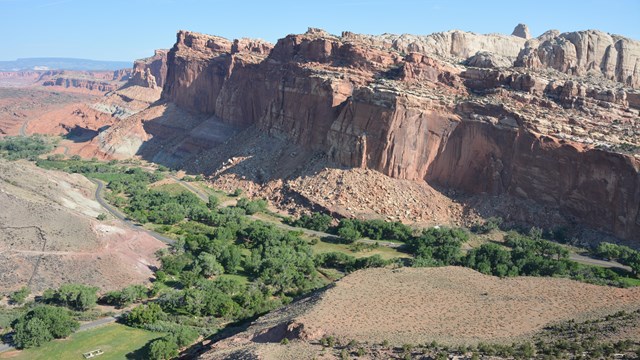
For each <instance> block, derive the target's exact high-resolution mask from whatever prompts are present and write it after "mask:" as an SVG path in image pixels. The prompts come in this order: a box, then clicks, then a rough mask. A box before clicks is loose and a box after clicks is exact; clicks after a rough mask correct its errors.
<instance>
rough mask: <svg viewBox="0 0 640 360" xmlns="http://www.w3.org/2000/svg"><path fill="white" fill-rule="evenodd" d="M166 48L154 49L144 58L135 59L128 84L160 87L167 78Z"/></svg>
mask: <svg viewBox="0 0 640 360" xmlns="http://www.w3.org/2000/svg"><path fill="white" fill-rule="evenodd" d="M167 52H168V51H167V50H156V51H155V54H154V55H153V56H151V57H148V58H146V59H141V60H136V61H135V62H134V63H133V71H132V74H131V79H130V80H129V82H128V85H136V86H142V87H148V88H152V89H154V88H157V87H158V88H162V87H163V86H164V83H165V79H166V78H167Z"/></svg>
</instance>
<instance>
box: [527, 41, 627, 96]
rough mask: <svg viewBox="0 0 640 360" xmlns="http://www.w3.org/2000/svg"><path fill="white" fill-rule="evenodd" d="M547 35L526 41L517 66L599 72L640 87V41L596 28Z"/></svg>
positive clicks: (576, 72)
mask: <svg viewBox="0 0 640 360" xmlns="http://www.w3.org/2000/svg"><path fill="white" fill-rule="evenodd" d="M545 34H546V33H545ZM545 34H543V35H542V36H540V37H539V38H538V39H534V40H531V41H530V42H527V44H526V46H525V47H524V49H522V51H521V52H520V54H519V55H518V59H517V61H516V66H525V67H529V68H544V67H550V68H553V69H556V70H558V71H561V72H564V73H567V74H572V75H581V76H582V75H588V74H598V75H601V76H603V77H604V78H606V79H609V80H613V81H617V82H620V83H623V84H625V85H627V86H630V87H634V88H637V87H639V86H640V42H638V41H636V40H632V39H628V38H624V37H621V36H618V35H610V34H607V33H603V32H601V31H597V30H587V31H577V32H570V33H563V34H559V35H557V36H549V35H550V34H547V36H545Z"/></svg>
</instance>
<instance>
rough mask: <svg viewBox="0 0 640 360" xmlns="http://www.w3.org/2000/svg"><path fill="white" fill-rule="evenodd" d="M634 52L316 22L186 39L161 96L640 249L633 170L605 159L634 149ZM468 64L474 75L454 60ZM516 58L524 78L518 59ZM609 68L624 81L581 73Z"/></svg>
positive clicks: (609, 44) (603, 40)
mask: <svg viewBox="0 0 640 360" xmlns="http://www.w3.org/2000/svg"><path fill="white" fill-rule="evenodd" d="M521 30H523V31H524V30H525V29H521ZM525 33H526V32H525ZM545 39H546V40H545ZM580 39H581V40H580ZM636 45H637V43H636V42H635V41H633V40H629V39H624V38H620V37H613V36H610V35H607V34H603V33H599V32H592V31H588V32H578V33H565V34H557V33H553V32H549V33H545V34H543V35H542V36H541V37H539V38H538V39H533V40H529V41H527V40H525V39H524V38H520V37H516V36H502V35H478V34H472V33H464V32H460V31H451V32H446V33H438V34H433V35H429V36H411V35H401V36H396V35H381V36H368V35H357V34H352V33H344V34H342V36H333V35H330V34H328V33H326V32H324V31H322V30H318V29H310V30H309V31H308V32H307V33H305V34H301V35H289V36H287V37H285V38H283V39H280V40H279V41H278V42H277V44H276V45H275V46H271V45H270V44H267V43H264V42H261V41H254V40H246V39H243V40H236V41H230V40H227V39H224V38H220V37H215V36H209V35H202V34H197V33H192V32H186V31H181V32H179V33H178V36H177V42H176V44H175V45H174V47H173V48H172V49H171V50H170V51H169V53H168V54H167V75H166V84H165V85H164V90H163V95H162V96H163V99H164V100H166V101H169V102H172V103H174V104H176V105H178V106H179V107H181V108H184V109H186V110H188V111H193V112H197V113H204V114H208V115H213V116H215V117H216V118H217V119H219V120H220V121H222V122H224V123H227V124H230V125H232V126H236V127H248V126H256V127H259V128H261V129H263V130H264V131H265V132H267V133H269V134H271V135H272V136H275V137H278V138H285V139H288V140H289V141H291V142H293V143H295V144H298V145H300V146H302V147H304V148H305V149H308V150H310V151H319V152H323V153H325V154H327V156H328V158H329V159H330V160H331V161H333V162H334V163H336V164H338V165H341V166H348V167H360V168H368V169H373V170H377V171H379V172H382V173H383V174H385V175H388V176H391V177H395V178H399V179H409V180H415V181H427V182H428V183H430V184H435V185H441V186H445V187H448V188H450V189H457V190H461V191H464V192H467V193H472V194H488V195H507V196H511V197H514V198H519V199H523V200H527V201H533V202H534V203H537V204H542V205H544V206H548V207H551V208H554V209H557V210H559V211H560V212H562V213H563V214H565V215H566V216H567V217H568V218H569V219H571V221H574V222H578V223H583V224H588V226H590V227H592V228H595V229H597V230H601V231H605V232H610V233H612V234H614V235H615V236H617V237H619V238H624V239H627V240H630V241H635V244H636V245H637V244H639V243H638V242H637V241H638V239H637V234H638V231H640V175H639V169H640V161H639V160H638V157H634V156H633V154H629V153H627V154H619V153H613V152H611V151H610V150H616V149H623V148H624V149H637V148H638V147H637V146H638V145H640V142H639V141H638V134H640V132H639V131H640V128H639V126H640V124H638V122H637V120H634V119H637V116H638V111H637V107H638V98H639V97H638V94H637V92H636V91H635V90H633V89H632V88H631V87H632V86H635V85H637V83H636V79H637V77H636V73H635V72H634V71H637V69H638V68H640V67H639V66H636V68H635V69H636V70H633V71H632V70H631V69H633V66H630V65H629V64H631V63H633V62H634V61H635V62H637V61H638V60H637V59H638V57H637V54H636V53H635V51H636V50H634V49H636V47H635V46H636ZM570 49H574V50H575V51H574V52H571V51H573V50H570ZM614 50H615V54H617V55H615V56H614ZM571 54H574V55H571ZM607 54H608V56H607ZM470 56H472V59H470V60H469V62H467V63H468V64H469V66H473V67H474V68H472V67H470V68H465V67H463V66H461V65H459V59H466V58H468V57H470ZM516 58H517V61H518V63H519V64H520V66H525V67H526V69H522V68H520V69H514V68H511V67H510V66H509V65H510V64H511V61H513V60H516ZM455 59H458V60H455ZM496 67H500V68H501V69H495V68H496ZM546 67H550V68H553V69H556V70H559V71H561V72H563V73H567V74H569V75H563V74H558V75H557V76H556V77H552V78H550V77H549V75H548V72H544V71H542V72H538V71H537V69H539V68H546ZM482 68H485V69H482ZM601 70H602V71H603V74H605V75H606V74H610V75H611V76H609V78H610V79H612V80H617V81H619V83H618V84H616V83H609V82H607V81H606V80H604V79H603V80H602V82H600V83H594V81H593V80H591V79H587V78H582V77H580V75H582V74H586V73H587V72H588V71H596V72H600V71H601ZM609 70H611V72H609ZM147 73H148V72H147V71H146V70H145V74H147ZM147 77H148V75H147ZM625 86H627V87H625ZM632 104H635V105H632ZM634 106H635V108H634ZM593 119H598V120H597V121H594V120H593ZM612 124H613V125H612ZM625 144H626V145H625ZM596 147H597V148H596ZM634 151H635V150H634Z"/></svg>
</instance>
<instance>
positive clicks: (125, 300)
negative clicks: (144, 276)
mask: <svg viewBox="0 0 640 360" xmlns="http://www.w3.org/2000/svg"><path fill="white" fill-rule="evenodd" d="M148 297H149V289H147V288H146V287H144V286H142V285H129V286H127V287H125V288H124V289H122V290H116V291H109V292H108V293H106V294H105V295H104V296H103V297H102V301H104V302H105V303H107V304H109V305H114V306H117V307H121V308H122V307H127V306H129V305H131V304H133V303H135V302H140V301H142V300H144V299H146V298H148Z"/></svg>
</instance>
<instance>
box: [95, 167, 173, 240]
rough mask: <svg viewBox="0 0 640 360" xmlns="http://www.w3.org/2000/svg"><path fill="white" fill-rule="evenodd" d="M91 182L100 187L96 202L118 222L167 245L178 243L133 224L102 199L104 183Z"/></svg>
mask: <svg viewBox="0 0 640 360" xmlns="http://www.w3.org/2000/svg"><path fill="white" fill-rule="evenodd" d="M89 180H91V182H93V183H94V184H96V185H97V186H98V187H97V188H96V195H95V197H96V201H98V203H100V205H102V207H103V208H105V209H106V210H107V211H109V213H110V214H111V215H113V216H114V217H115V218H117V219H118V220H120V221H122V222H124V223H125V224H126V225H127V226H129V227H130V228H132V229H134V230H136V231H144V232H146V233H148V234H149V235H151V236H153V237H154V238H156V239H158V240H160V241H162V242H163V243H166V244H174V243H175V242H176V241H175V240H173V239H171V238H168V237H166V236H163V235H160V234H158V233H157V232H155V231H151V230H147V229H145V228H143V227H141V226H139V225H137V224H136V223H134V222H132V221H131V220H129V219H128V218H127V217H126V216H125V215H124V214H123V213H121V212H120V210H118V209H116V208H114V207H113V206H111V205H109V204H108V203H107V202H106V201H105V200H104V198H103V197H102V191H103V189H104V183H103V182H102V181H100V180H95V179H89Z"/></svg>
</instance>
